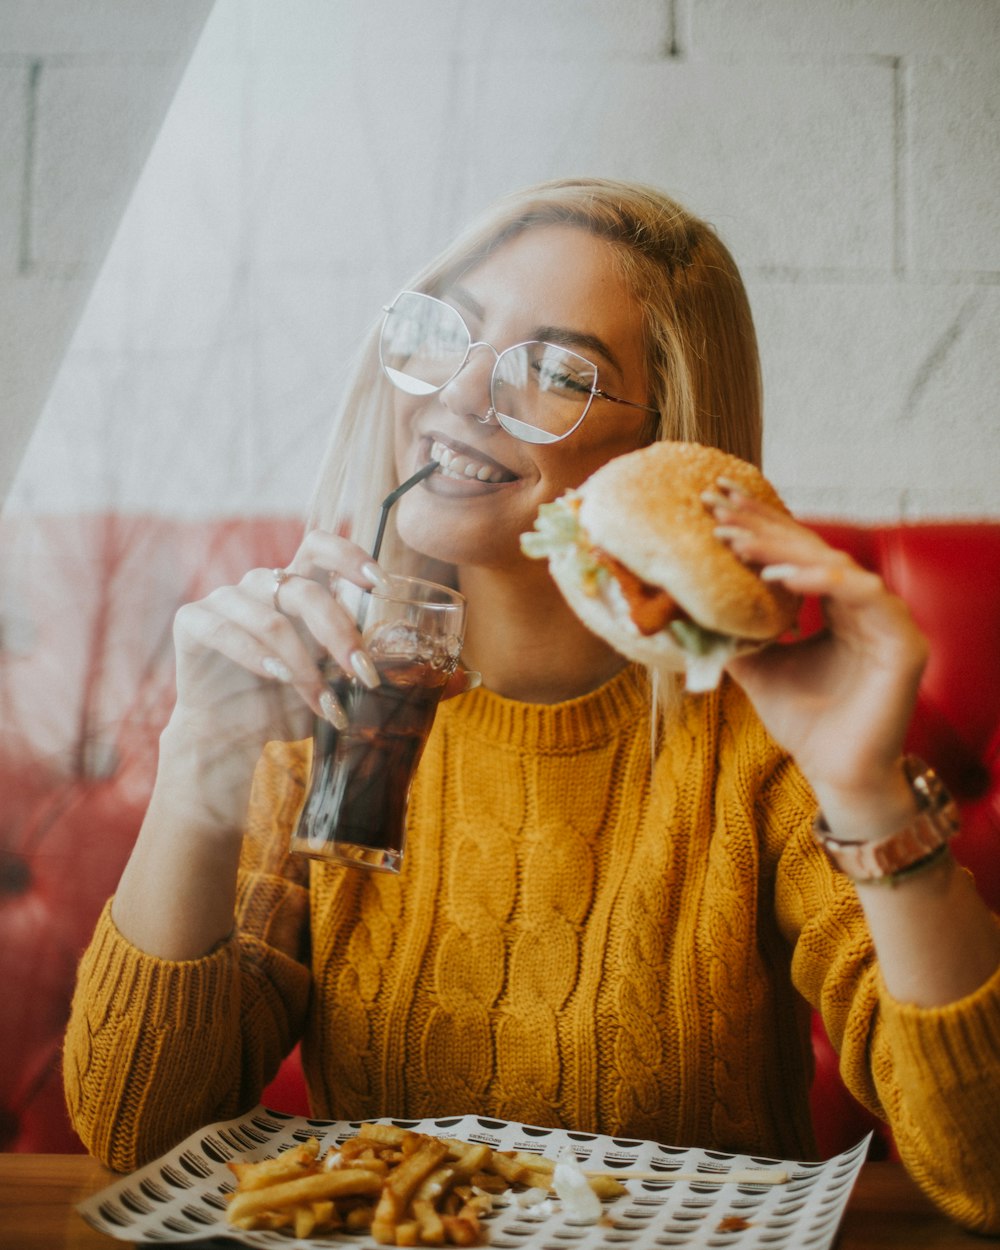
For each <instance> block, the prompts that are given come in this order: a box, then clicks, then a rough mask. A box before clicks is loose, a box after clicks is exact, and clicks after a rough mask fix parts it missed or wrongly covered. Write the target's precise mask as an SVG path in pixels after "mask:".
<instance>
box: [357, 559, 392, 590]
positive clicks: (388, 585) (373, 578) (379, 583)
mask: <svg viewBox="0 0 1000 1250" xmlns="http://www.w3.org/2000/svg"><path fill="white" fill-rule="evenodd" d="M361 572H362V573H363V574H364V575H365V577H367V578H368V580H369V581H370V582H371V584H372V585H373V586H374V587H375V589H376V590H391V589H392V582H391V581H390V580H389V578H388V577H386V575H385V574H384V573H383V572H382V570H381V569H380V568H379V566H378V565H377V564H376V563H375V561H374V560H369V561H368V562H367V563H366V564H362V566H361Z"/></svg>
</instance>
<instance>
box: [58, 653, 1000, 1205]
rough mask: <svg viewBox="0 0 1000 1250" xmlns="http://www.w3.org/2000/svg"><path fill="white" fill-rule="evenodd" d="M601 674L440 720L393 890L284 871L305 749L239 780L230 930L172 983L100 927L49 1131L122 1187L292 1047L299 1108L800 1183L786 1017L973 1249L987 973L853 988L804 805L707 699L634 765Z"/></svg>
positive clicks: (835, 893) (996, 1137)
mask: <svg viewBox="0 0 1000 1250" xmlns="http://www.w3.org/2000/svg"><path fill="white" fill-rule="evenodd" d="M648 703H649V699H648V691H647V688H646V683H645V677H644V675H643V674H642V672H641V671H640V670H636V669H633V668H626V669H625V670H623V672H622V673H621V674H620V675H619V676H618V677H616V678H615V679H614V680H612V681H611V682H610V683H608V684H607V685H605V686H604V687H602V688H601V689H600V690H598V691H595V692H594V693H593V694H590V695H587V696H585V697H584V698H581V699H577V700H573V701H571V702H568V703H564V704H559V705H556V706H535V705H526V704H521V703H516V702H512V701H509V700H506V699H503V698H500V697H499V696H496V695H494V694H492V693H490V692H488V691H485V690H478V691H474V692H472V693H471V694H468V695H465V696H463V697H462V698H460V699H456V700H453V701H451V702H449V703H447V704H445V705H443V706H442V707H441V709H440V712H439V715H438V719H437V722H436V724H435V727H434V731H433V733H432V736H431V740H430V742H429V744H428V747H427V750H426V752H425V755H424V758H423V761H422V763H421V766H420V770H419V775H418V778H417V781H416V784H415V786H414V789H413V793H412V798H411V804H410V812H409V835H408V843H407V848H406V855H405V861H404V867H403V871H402V873H401V875H400V876H399V877H398V878H397V877H393V876H389V875H384V874H376V873H366V872H364V871H361V870H358V869H343V868H337V867H331V866H328V865H322V864H317V863H310V862H309V861H304V860H301V859H298V858H291V857H288V856H287V855H286V853H285V847H286V844H287V840H288V832H289V827H290V825H291V824H292V822H293V821H294V818H295V815H296V813H297V811H298V809H299V806H300V804H301V800H302V794H303V788H304V781H305V777H306V773H307V748H306V747H305V746H303V745H302V744H299V745H297V746H287V745H278V744H272V746H271V747H269V748H268V750H267V752H266V753H265V756H264V758H263V760H262V763H261V766H260V768H259V769H258V773H257V777H256V781H255V788H254V796H253V799H252V801H251V808H250V815H249V822H248V829H247V835H246V838H245V844H244V854H243V863H242V868H241V873H240V886H239V898H238V907H237V929H236V931H235V933H234V936H233V937H232V939H231V940H229V941H228V942H226V943H224V944H222V945H221V946H220V947H219V948H218V949H216V950H215V951H213V952H212V953H210V954H208V955H206V956H205V957H204V958H202V959H199V960H194V961H190V962H180V963H171V962H168V961H164V960H160V959H156V958H153V957H151V956H148V955H145V954H143V953H141V952H140V951H138V950H136V949H135V948H133V947H132V946H130V945H129V943H127V942H126V941H125V939H124V938H123V937H122V936H121V935H120V934H119V933H118V932H117V930H116V929H115V927H114V925H113V922H112V921H111V919H110V915H109V912H108V911H107V910H106V911H105V913H104V915H103V916H102V918H101V920H100V923H99V925H98V928H97V931H96V934H95V936H94V939H93V941H92V943H91V946H90V948H89V950H88V951H87V953H86V955H85V956H84V959H83V961H82V963H81V967H80V974H79V983H78V988H77V993H76V998H75V1001H74V1008H73V1015H72V1019H71V1022H70V1026H69V1030H68V1033H67V1037H66V1052H65V1080H66V1090H67V1097H68V1102H69V1107H70V1112H71V1115H72V1117H73V1121H74V1123H75V1125H76V1128H77V1130H78V1132H79V1133H80V1135H81V1136H82V1138H83V1140H84V1142H85V1143H86V1144H87V1146H88V1148H89V1149H90V1150H91V1151H93V1152H94V1153H95V1154H96V1155H97V1156H98V1157H99V1158H101V1159H103V1160H104V1161H106V1162H107V1163H109V1164H110V1165H111V1166H112V1167H114V1168H117V1169H119V1170H127V1169H130V1168H133V1167H135V1166H136V1165H137V1164H139V1163H140V1162H142V1161H143V1160H146V1159H148V1158H150V1157H153V1156H155V1155H156V1154H158V1153H162V1152H163V1151H164V1150H166V1149H168V1148H169V1147H171V1146H172V1145H173V1144H175V1143H176V1142H177V1141H178V1140H179V1139H180V1138H181V1137H182V1136H184V1135H185V1134H187V1133H189V1132H191V1131H192V1130H193V1129H195V1128H196V1127H198V1126H199V1125H201V1124H204V1123H206V1122H208V1121H210V1120H214V1119H218V1118H222V1117H227V1116H232V1115H236V1114H239V1113H240V1112H241V1111H243V1110H245V1109H247V1108H248V1107H250V1106H252V1105H253V1104H254V1103H255V1102H256V1101H257V1100H258V1098H259V1095H260V1092H261V1089H262V1087H263V1086H264V1084H265V1083H266V1082H267V1081H268V1080H269V1079H270V1078H271V1076H272V1075H273V1074H274V1072H275V1070H276V1068H277V1066H278V1063H279V1062H280V1060H281V1058H282V1056H283V1055H284V1054H285V1053H286V1052H287V1051H288V1050H289V1049H290V1048H291V1046H292V1045H293V1044H294V1042H295V1041H296V1039H298V1038H300V1037H301V1038H302V1039H303V1054H304V1062H305V1068H306V1073H307V1077H308V1080H309V1085H310V1091H311V1099H312V1106H313V1111H314V1114H316V1115H318V1116H322V1117H330V1118H335V1119H359V1118H362V1117H373V1116H380V1115H393V1116H403V1117H424V1116H440V1115H451V1114H460V1113H466V1112H477V1113H480V1114H486V1115H491V1116H497V1117H501V1118H503V1119H510V1120H517V1121H521V1122H524V1123H534V1124H542V1125H560V1126H565V1127H568V1128H575V1129H583V1130H589V1131H600V1132H605V1133H610V1134H613V1135H615V1136H624V1137H630V1138H652V1139H654V1140H658V1141H661V1142H667V1143H671V1144H676V1145H700V1146H708V1147H715V1148H720V1149H727V1150H748V1151H751V1152H753V1153H755V1154H766V1155H774V1156H778V1157H790V1158H796V1157H798V1158H806V1157H809V1156H810V1154H811V1153H812V1152H814V1150H815V1145H814V1140H813V1136H812V1131H811V1128H810V1124H809V1115H808V1103H807V1091H808V1086H809V1081H810V1076H811V1050H810V1044H809V1034H808V1006H807V1004H808V1003H812V1004H814V1005H816V1006H818V1007H820V1008H821V1009H822V1011H823V1014H824V1017H825V1021H826V1024H827V1027H828V1030H829V1032H830V1034H831V1037H832V1038H833V1040H834V1042H835V1044H837V1045H839V1047H840V1049H841V1054H842V1068H843V1072H844V1075H845V1079H846V1080H847V1082H848V1084H849V1086H850V1087H851V1088H852V1089H853V1091H854V1092H855V1093H856V1094H857V1095H858V1096H859V1097H860V1098H861V1099H862V1100H863V1101H865V1102H866V1103H867V1104H868V1105H869V1106H872V1107H874V1108H876V1109H879V1110H881V1111H882V1112H883V1114H885V1115H887V1116H888V1118H889V1120H890V1122H891V1124H892V1127H893V1130H894V1132H895V1134H896V1140H897V1142H898V1145H899V1149H900V1151H901V1153H902V1155H903V1158H904V1160H905V1161H906V1162H907V1164H908V1165H909V1167H910V1170H911V1171H912V1173H913V1174H914V1176H915V1177H916V1178H917V1179H918V1180H919V1181H920V1182H921V1183H922V1184H923V1185H924V1187H925V1188H926V1189H927V1191H928V1192H929V1193H930V1194H931V1195H932V1196H933V1197H934V1198H935V1200H936V1201H937V1202H938V1203H939V1204H940V1205H941V1206H942V1207H943V1208H944V1209H946V1210H947V1211H949V1212H950V1213H951V1214H952V1216H953V1217H955V1218H956V1219H959V1220H961V1221H963V1222H965V1223H968V1224H970V1225H973V1226H976V1227H979V1228H983V1229H988V1228H997V1227H1000V1094H998V1089H1000V1073H998V1069H1000V1059H998V1055H1000V976H998V977H997V978H995V979H994V980H993V981H992V982H991V983H989V984H988V985H987V986H984V987H983V988H982V989H981V990H980V991H978V992H977V993H976V994H975V995H972V996H970V997H969V998H968V999H965V1000H963V1001H962V1002H961V1003H958V1004H955V1005H953V1006H951V1007H948V1008H946V1009H937V1010H918V1009H916V1008H913V1007H909V1006H904V1005H901V1004H899V1003H897V1002H895V1001H894V1000H892V999H891V997H890V996H889V995H888V994H887V993H886V991H885V989H884V988H883V986H882V984H881V981H880V978H879V975H878V969H877V965H876V964H875V962H874V960H873V957H872V951H871V944H870V940H869V938H868V935H867V932H866V930H865V927H864V924H863V920H862V917H861V913H860V909H859V906H858V903H857V899H856V897H855V894H854V891H853V887H852V886H851V885H850V883H849V882H847V881H846V880H845V879H843V878H841V877H839V876H837V875H836V874H834V873H833V872H832V871H831V870H830V869H829V867H828V866H827V863H826V861H825V859H824V857H823V856H822V854H821V853H820V852H819V851H818V850H817V849H816V847H815V846H814V844H813V841H812V839H811V836H810V833H809V826H810V822H811V818H812V813H813V807H814V801H813V799H812V796H811V794H810V792H809V790H808V788H807V787H806V785H805V783H804V781H803V780H802V778H801V776H800V775H799V773H798V772H797V770H796V769H795V768H794V766H793V765H792V764H791V763H790V762H789V760H788V758H787V757H786V756H785V755H783V754H782V753H781V752H780V751H779V750H778V749H777V748H776V747H775V745H774V744H773V743H772V742H771V741H770V739H769V738H768V737H767V735H766V733H765V732H764V730H763V729H762V727H761V726H760V723H759V721H758V720H757V719H756V717H755V715H754V713H753V711H752V709H751V708H750V706H749V704H748V702H747V701H746V699H745V698H744V696H743V695H742V693H741V692H740V691H739V690H738V688H736V687H735V686H734V685H732V684H730V683H728V682H726V683H724V684H723V687H722V688H721V690H720V691H719V692H717V693H715V694H712V695H707V696H699V697H697V698H690V699H688V700H687V701H686V702H685V704H684V705H683V708H682V711H681V713H680V715H679V717H678V719H677V720H676V723H675V724H674V725H673V727H672V728H671V730H670V731H669V732H668V733H667V734H666V736H665V740H664V741H662V743H661V744H660V746H659V749H658V751H657V756H656V759H655V761H652V760H651V758H650V721H649V714H648Z"/></svg>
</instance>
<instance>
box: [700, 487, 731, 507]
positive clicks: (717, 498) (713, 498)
mask: <svg viewBox="0 0 1000 1250" xmlns="http://www.w3.org/2000/svg"><path fill="white" fill-rule="evenodd" d="M701 502H702V503H704V504H707V505H708V506H709V507H710V508H725V507H726V505H727V504H728V503H729V500H728V499H727V498H726V496H725V495H720V494H719V492H718V491H717V490H703V491H702V492H701Z"/></svg>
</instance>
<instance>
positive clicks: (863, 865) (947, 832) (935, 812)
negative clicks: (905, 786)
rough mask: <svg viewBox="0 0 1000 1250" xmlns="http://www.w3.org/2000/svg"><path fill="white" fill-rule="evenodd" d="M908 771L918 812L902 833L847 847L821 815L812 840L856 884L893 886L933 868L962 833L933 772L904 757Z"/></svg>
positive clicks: (948, 797) (950, 802)
mask: <svg viewBox="0 0 1000 1250" xmlns="http://www.w3.org/2000/svg"><path fill="white" fill-rule="evenodd" d="M903 764H904V768H905V771H906V777H907V780H908V781H909V783H910V788H911V789H912V791H913V794H914V797H915V798H916V801H917V809H918V810H917V812H916V814H915V815H914V817H913V819H912V820H911V821H909V823H908V824H907V825H905V826H904V827H903V828H902V829H898V830H897V831H896V832H895V833H892V834H890V835H889V836H888V837H887V838H881V839H879V840H878V841H877V842H844V841H842V840H841V839H839V838H835V837H834V836H833V834H832V833H831V830H830V827H829V826H828V825H827V823H826V820H825V819H824V817H823V814H822V812H818V813H817V815H816V819H815V821H814V823H813V834H814V836H815V838H816V840H817V842H819V844H820V846H822V848H823V850H824V851H825V852H826V854H827V856H828V857H829V859H830V861H831V863H832V864H833V866H834V867H835V868H837V869H838V870H839V871H840V872H843V873H845V874H846V875H847V876H848V877H850V878H851V879H852V880H854V881H857V882H862V883H876V882H883V883H885V882H889V883H892V882H894V881H897V880H900V879H901V878H904V877H908V876H911V875H912V874H913V873H914V872H915V871H917V870H918V869H920V868H922V867H923V866H924V865H926V866H927V867H930V866H931V864H932V863H936V862H937V860H938V859H939V858H941V857H942V856H943V854H944V853H945V849H946V848H947V845H948V843H949V842H950V841H951V839H952V838H953V837H954V836H955V834H956V833H957V832H958V830H959V828H960V821H959V814H958V807H957V805H956V803H955V800H954V799H953V798H952V796H951V794H950V793H949V792H948V789H947V788H946V786H945V785H944V783H943V782H942V781H941V779H940V778H939V777H938V775H937V773H936V772H934V770H933V769H932V768H929V767H928V766H927V765H926V764H925V763H924V762H923V760H921V759H918V758H917V757H916V756H915V755H908V756H906V757H905V759H904V761H903Z"/></svg>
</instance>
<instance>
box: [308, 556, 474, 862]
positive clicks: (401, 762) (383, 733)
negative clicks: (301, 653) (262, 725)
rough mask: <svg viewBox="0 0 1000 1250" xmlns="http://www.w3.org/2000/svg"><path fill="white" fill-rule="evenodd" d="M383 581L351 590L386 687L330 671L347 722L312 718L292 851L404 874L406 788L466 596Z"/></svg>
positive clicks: (456, 650)
mask: <svg viewBox="0 0 1000 1250" xmlns="http://www.w3.org/2000/svg"><path fill="white" fill-rule="evenodd" d="M386 576H387V580H388V583H389V584H388V585H387V586H386V587H385V589H380V590H371V591H361V590H359V589H358V588H357V587H350V588H345V589H346V590H347V592H348V593H352V592H353V596H354V599H355V602H353V603H351V605H350V606H351V608H352V610H353V611H354V613H355V619H356V620H357V622H358V625H359V628H360V629H361V636H362V639H363V640H364V646H365V650H366V651H367V652H368V654H369V655H370V656H371V658H372V660H373V661H374V663H375V667H376V668H377V669H378V673H379V677H380V678H381V684H380V685H379V686H378V687H377V688H376V689H374V690H369V689H368V688H367V686H365V685H363V684H362V683H361V682H360V681H359V680H358V679H357V677H355V676H354V675H353V674H349V673H345V672H344V671H343V670H341V669H340V668H339V667H336V666H334V665H332V664H331V665H330V667H329V668H328V669H327V671H326V673H325V677H326V680H327V683H328V685H329V687H330V690H331V691H332V692H333V694H334V695H335V696H336V698H337V699H338V700H339V701H340V704H341V706H342V707H343V708H344V711H345V712H346V713H347V719H348V726H347V728H346V729H344V730H337V729H335V728H334V727H333V725H331V724H329V722H327V721H325V720H322V719H319V718H317V720H316V726H315V730H314V734H313V761H312V773H311V776H310V779H309V789H308V791H307V794H306V799H305V802H304V804H303V807H302V811H301V814H300V816H299V819H298V823H297V825H296V827H295V830H294V832H293V833H292V840H291V849H292V850H293V851H297V852H300V853H302V854H305V855H310V856H313V857H314V858H316V859H322V860H326V861H327V862H330V863H340V864H352V865H355V866H356V867H362V868H374V869H379V870H381V871H383V872H398V871H399V869H400V866H401V863H402V858H403V843H404V839H405V834H406V826H405V822H406V802H407V797H408V795H409V790H410V783H411V781H412V779H413V774H414V773H415V771H416V768H417V764H418V763H419V761H420V756H421V754H422V753H423V749H424V745H425V743H426V742H427V735H428V734H429V733H430V729H431V725H432V724H433V722H434V714H435V712H436V711H437V705H438V702H439V700H440V698H441V693H442V691H443V690H444V687H445V683H446V682H447V680H448V677H449V675H450V674H451V673H452V672H454V670H455V666H456V665H457V663H458V658H459V655H460V653H461V650H462V635H463V631H464V628H465V599H464V598H463V597H462V595H460V594H459V593H458V592H457V591H455V590H451V589H450V588H449V587H447V586H439V585H438V584H437V583H436V582H428V581H424V580H422V579H421V578H418V577H403V576H400V575H396V574H387V575H386Z"/></svg>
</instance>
